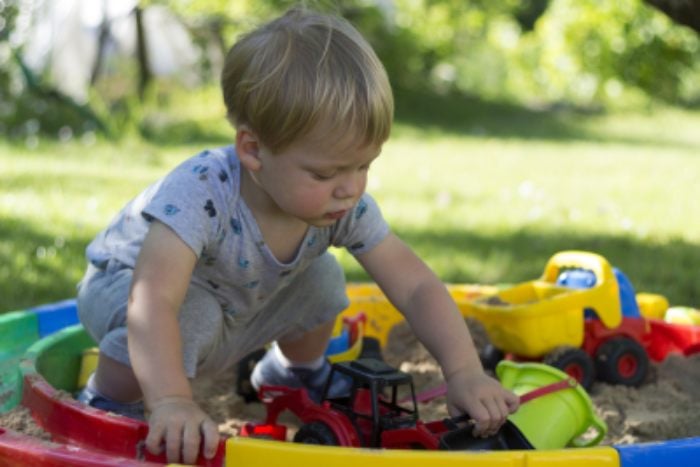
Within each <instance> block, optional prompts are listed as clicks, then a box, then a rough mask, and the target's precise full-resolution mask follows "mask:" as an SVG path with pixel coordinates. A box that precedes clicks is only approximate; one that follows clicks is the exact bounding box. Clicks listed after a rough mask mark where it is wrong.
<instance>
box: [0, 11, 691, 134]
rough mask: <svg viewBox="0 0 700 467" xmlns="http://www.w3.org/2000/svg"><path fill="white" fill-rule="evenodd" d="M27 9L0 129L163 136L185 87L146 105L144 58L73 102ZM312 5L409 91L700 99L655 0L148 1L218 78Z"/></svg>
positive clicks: (155, 93) (0, 61)
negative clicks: (226, 63) (271, 28)
mask: <svg viewBox="0 0 700 467" xmlns="http://www.w3.org/2000/svg"><path fill="white" fill-rule="evenodd" d="M25 3H27V4H29V3H32V2H28V0H4V1H0V5H2V7H1V8H2V14H3V16H2V19H3V22H2V23H0V133H5V134H7V135H8V136H9V137H11V138H13V139H24V140H25V141H27V143H28V144H35V143H36V139H37V137H38V136H39V135H47V136H49V137H52V138H58V139H66V138H71V137H73V136H82V135H87V137H88V138H92V137H94V133H95V132H100V133H102V134H106V135H110V136H111V137H114V138H122V137H124V136H125V135H130V134H134V133H141V134H143V135H145V136H148V137H149V138H150V137H152V136H153V135H154V133H153V131H152V130H154V127H153V126H152V123H153V122H154V121H160V122H161V123H162V121H163V118H162V112H161V111H160V110H158V109H159V107H160V106H161V102H162V101H164V100H166V101H167V100H171V99H172V98H173V97H172V96H177V95H181V94H182V92H181V91H178V90H175V91H173V90H174V89H175V88H174V86H173V83H171V82H168V81H167V80H164V79H159V80H158V81H157V82H155V83H152V84H153V85H152V86H151V88H150V89H149V90H148V92H147V93H146V95H145V97H144V98H143V99H139V98H138V97H137V93H136V89H135V87H136V84H135V83H136V82H137V81H138V80H137V77H136V75H137V70H135V69H134V64H133V63H131V64H129V63H119V64H117V66H118V67H119V69H118V70H117V73H116V77H115V76H112V77H110V78H109V79H104V80H100V81H98V82H97V84H96V86H94V88H93V89H92V92H91V98H90V100H89V101H88V102H87V103H85V104H78V103H75V102H72V101H71V100H70V99H68V98H66V97H65V96H62V95H61V94H60V93H59V92H57V91H56V89H55V87H54V86H52V83H51V82H50V81H49V80H47V77H46V76H33V75H32V74H31V72H28V70H27V69H26V67H23V64H22V42H21V40H17V39H16V37H19V36H21V35H22V34H21V32H22V31H21V29H22V28H26V26H27V25H28V24H29V20H28V18H26V17H25V18H20V21H17V16H18V13H21V11H20V9H19V7H20V6H21V5H22V4H25ZM299 4H302V5H306V6H308V7H311V8H314V9H318V10H322V11H328V12H333V13H336V14H340V15H343V16H345V17H346V18H348V19H349V20H350V21H351V22H352V23H353V24H355V25H356V26H357V27H358V28H359V29H360V30H361V31H362V32H363V34H364V35H365V36H366V37H367V38H368V40H369V41H370V42H371V43H372V44H373V45H374V47H375V49H376V50H377V52H378V54H379V55H380V58H381V59H382V61H383V62H384V64H385V66H386V68H387V70H388V72H389V75H390V78H391V80H392V83H393V85H394V87H395V88H396V90H397V92H401V91H408V92H436V93H438V94H442V95H454V93H458V94H465V93H466V94H471V95H478V96H481V97H486V98H489V99H499V100H505V101H513V102H520V103H525V104H527V105H532V104H537V105H544V106H547V105H552V104H559V103H565V104H566V105H569V104H573V105H576V106H586V107H593V108H601V107H611V106H629V105H637V106H638V105H639V104H640V103H641V104H644V105H647V104H648V102H650V101H653V100H663V101H665V102H668V103H672V104H694V103H697V102H700V60H698V59H699V58H700V37H698V35H697V34H696V33H695V32H693V31H692V30H690V29H688V28H686V27H683V26H680V25H677V24H675V23H673V22H672V21H671V20H669V19H668V18H667V17H666V16H665V15H664V14H663V13H661V12H659V11H657V10H656V9H654V8H652V7H649V6H647V5H645V4H644V2H643V1H642V0H620V1H615V2H610V1H607V0H581V1H575V0H527V1H518V0H503V1H499V2H493V1H488V0H469V1H465V0H393V1H389V0H342V1H341V0H336V1H333V0H305V1H294V0H240V1H236V2H231V1H227V0H201V1H200V0H197V1H194V0H172V1H167V0H141V2H140V6H141V7H142V8H147V7H149V6H151V5H162V6H166V7H168V8H170V9H171V10H173V11H174V12H175V13H176V14H177V15H178V16H179V18H181V19H182V21H183V22H184V23H185V24H186V25H187V27H188V28H189V30H190V31H191V33H192V36H193V38H194V41H195V42H196V44H198V45H199V47H200V48H201V50H203V51H205V52H206V53H203V54H202V59H201V63H200V66H199V74H200V76H201V80H200V81H201V82H203V83H205V85H209V84H211V83H215V82H217V80H218V76H219V74H220V68H221V63H222V59H223V55H224V54H225V52H226V50H227V47H228V46H229V45H230V44H231V43H233V41H234V40H235V38H236V37H237V36H238V35H239V34H241V33H242V32H244V31H247V30H249V29H250V28H252V27H254V26H255V25H257V24H259V23H261V22H263V21H265V20H267V19H269V18H271V17H273V16H275V15H277V14H280V13H281V12H283V11H284V10H285V9H287V8H289V7H290V6H293V5H299ZM18 32H19V33H20V34H17V33H18ZM13 35H14V36H16V37H15V40H12V37H13ZM170 94H172V95H170ZM153 109H156V111H155V112H156V114H157V115H155V116H154V115H152V112H153ZM176 117H177V116H176ZM161 126H162V125H161Z"/></svg>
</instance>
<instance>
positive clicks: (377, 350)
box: [359, 337, 384, 361]
mask: <svg viewBox="0 0 700 467" xmlns="http://www.w3.org/2000/svg"><path fill="white" fill-rule="evenodd" d="M359 358H375V359H377V360H382V361H384V357H383V356H382V346H381V345H380V344H379V339H376V338H374V337H363V338H362V350H361V351H360V356H359Z"/></svg>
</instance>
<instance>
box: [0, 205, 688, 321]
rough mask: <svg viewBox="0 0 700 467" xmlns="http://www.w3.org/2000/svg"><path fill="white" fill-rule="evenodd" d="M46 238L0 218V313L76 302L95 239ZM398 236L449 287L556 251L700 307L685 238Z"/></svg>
mask: <svg viewBox="0 0 700 467" xmlns="http://www.w3.org/2000/svg"><path fill="white" fill-rule="evenodd" d="M48 232H49V230H48V229H46V230H45V229H42V228H41V226H36V225H30V224H27V223H26V222H22V221H21V220H20V219H17V218H7V217H5V218H2V219H0V312H2V311H10V310H16V309H24V308H29V307H33V306H36V305H39V304H43V303H49V302H53V301H57V300H62V299H65V298H69V297H73V296H75V286H76V284H77V282H78V281H79V280H80V278H81V277H82V274H83V272H84V269H85V257H84V251H85V246H86V245H87V243H88V242H89V241H90V240H91V238H92V233H90V232H85V234H84V235H81V234H71V235H70V238H66V239H56V238H54V236H53V235H52V234H49V233H48ZM397 233H398V235H399V236H400V237H401V238H403V239H404V240H405V241H406V242H407V243H408V244H409V245H411V246H412V248H414V249H415V251H416V252H417V253H418V254H419V256H421V257H423V258H424V259H425V260H426V262H428V263H429V264H430V265H432V266H433V268H434V269H436V271H437V272H438V274H439V275H440V276H441V277H442V279H443V280H445V281H447V282H461V283H481V284H498V283H514V282H520V281H525V280H532V279H534V278H537V277H539V276H540V275H541V274H542V271H543V269H544V266H545V263H546V262H547V260H548V259H549V258H550V257H551V256H552V255H553V254H554V253H556V252H558V251H563V250H572V249H579V250H587V251H593V252H596V253H599V254H601V255H603V256H604V257H606V258H607V259H608V261H610V263H611V264H613V265H614V266H617V267H618V268H620V269H621V270H622V271H623V272H624V273H625V274H626V275H627V277H629V279H630V280H631V282H632V284H633V285H634V287H635V289H636V291H637V292H640V291H644V292H652V293H660V294H662V295H665V296H666V297H667V298H668V299H669V301H670V302H671V304H675V305H689V306H697V305H699V304H700V283H699V282H698V280H697V275H696V273H695V271H697V265H698V264H700V248H698V245H696V244H692V243H688V242H685V241H681V240H678V241H673V242H669V243H666V244H657V243H651V242H645V241H640V240H635V239H630V238H620V237H613V236H603V235H580V234H577V233H575V232H567V231H566V230H557V231H556V232H548V231H545V232H540V231H534V230H532V231H530V230H519V231H513V232H510V233H507V234H503V235H487V234H481V233H478V232H473V231H469V230H460V229H451V230H447V231H441V232H430V231H426V230H420V231H418V230H400V231H398V232H397ZM57 240H60V241H57ZM347 279H348V281H361V280H367V275H366V274H364V273H363V272H362V271H360V270H359V269H358V268H354V267H351V268H348V274H347Z"/></svg>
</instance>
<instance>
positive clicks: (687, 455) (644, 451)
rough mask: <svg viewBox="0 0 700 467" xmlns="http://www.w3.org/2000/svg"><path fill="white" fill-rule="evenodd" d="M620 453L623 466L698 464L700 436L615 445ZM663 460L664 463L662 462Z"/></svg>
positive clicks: (648, 466)
mask: <svg viewBox="0 0 700 467" xmlns="http://www.w3.org/2000/svg"><path fill="white" fill-rule="evenodd" d="M613 447H614V448H615V449H617V452H618V453H619V454H620V466H622V467H657V466H659V465H664V464H665V465H671V463H674V462H675V463H676V465H678V466H682V465H697V464H696V463H697V462H698V460H700V438H683V439H673V440H669V441H659V442H658V443H641V444H629V445H620V446H613ZM662 462H663V464H662Z"/></svg>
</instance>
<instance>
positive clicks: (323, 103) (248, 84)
mask: <svg viewBox="0 0 700 467" xmlns="http://www.w3.org/2000/svg"><path fill="white" fill-rule="evenodd" d="M221 87H222V91H223V97H224V102H225V104H226V108H227V112H228V118H229V120H230V121H231V122H232V123H233V125H234V126H236V127H238V126H239V125H242V124H245V125H248V126H249V127H250V128H251V129H252V130H253V131H254V132H255V133H256V134H257V135H258V137H259V138H260V139H261V141H262V142H263V144H265V145H266V146H267V147H269V148H270V150H271V151H272V152H273V153H274V152H277V151H280V150H283V149H284V148H285V147H286V146H288V145H289V144H291V143H292V142H294V141H297V140H299V139H301V138H303V137H305V136H308V135H309V134H310V133H311V132H312V131H314V129H316V128H318V127H319V125H323V129H324V131H326V130H328V131H330V134H332V135H336V136H337V135H338V134H339V132H340V133H346V132H348V131H351V132H353V136H354V137H357V138H359V139H360V143H361V144H363V145H367V144H377V145H381V144H382V143H383V142H384V141H386V140H387V138H388V137H389V132H390V130H391V122H392V119H393V112H394V100H393V96H392V93H391V86H390V85H389V79H388V78H387V75H386V71H385V69H384V66H383V65H382V64H381V62H380V61H379V58H377V55H376V54H375V53H374V51H373V50H372V47H371V46H370V45H369V44H368V43H367V41H366V40H365V39H364V38H363V37H362V35H361V34H360V33H359V32H358V31H357V30H356V29H355V28H354V27H353V26H352V25H350V23H348V22H347V21H346V20H344V19H342V18H339V17H333V16H328V15H323V14H319V13H315V12H311V11H308V10H303V9H291V10H289V11H288V12H287V13H285V14H284V15H283V16H281V17H279V18H277V19H275V20H273V21H271V22H269V23H267V24H264V25H263V26H261V27H259V28H257V29H255V30H253V31H252V32H250V33H248V34H246V35H245V36H243V37H242V38H241V39H240V40H239V41H237V42H236V44H235V45H234V46H233V47H232V48H231V50H230V51H229V52H228V54H227V56H226V61H225V64H224V68H223V73H222V76H221Z"/></svg>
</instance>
